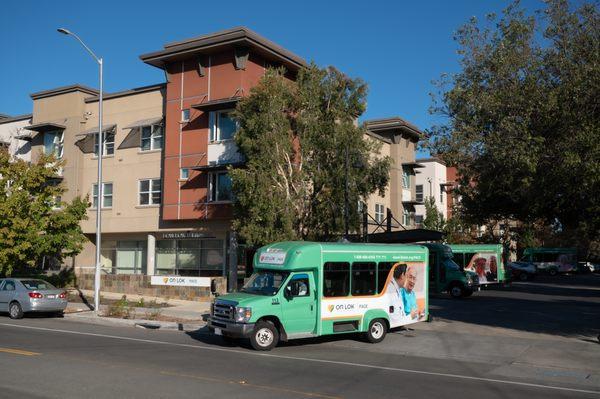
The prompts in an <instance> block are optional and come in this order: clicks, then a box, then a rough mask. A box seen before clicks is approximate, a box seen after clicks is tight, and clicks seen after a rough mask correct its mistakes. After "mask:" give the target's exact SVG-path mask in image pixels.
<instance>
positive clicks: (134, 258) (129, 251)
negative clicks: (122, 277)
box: [102, 240, 147, 274]
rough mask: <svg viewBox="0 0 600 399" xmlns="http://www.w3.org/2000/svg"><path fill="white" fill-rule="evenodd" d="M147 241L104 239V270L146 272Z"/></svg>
mask: <svg viewBox="0 0 600 399" xmlns="http://www.w3.org/2000/svg"><path fill="white" fill-rule="evenodd" d="M146 253H147V242H146V241H129V240H127V241H102V271H104V272H106V273H108V274H146V258H147V256H146Z"/></svg>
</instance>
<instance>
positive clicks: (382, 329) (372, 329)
mask: <svg viewBox="0 0 600 399" xmlns="http://www.w3.org/2000/svg"><path fill="white" fill-rule="evenodd" d="M386 334H387V323H386V322H385V320H383V319H375V320H371V322H370V323H369V328H368V329H367V332H366V333H365V338H366V340H367V341H368V342H370V343H372V344H376V343H379V342H381V341H383V339H384V338H385V335H386Z"/></svg>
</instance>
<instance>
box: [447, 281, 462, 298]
mask: <svg viewBox="0 0 600 399" xmlns="http://www.w3.org/2000/svg"><path fill="white" fill-rule="evenodd" d="M448 293H449V294H450V296H451V297H452V298H462V297H464V296H465V288H464V287H463V286H462V284H452V285H451V286H450V289H449V290H448Z"/></svg>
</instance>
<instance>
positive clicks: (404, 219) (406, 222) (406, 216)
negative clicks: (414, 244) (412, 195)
mask: <svg viewBox="0 0 600 399" xmlns="http://www.w3.org/2000/svg"><path fill="white" fill-rule="evenodd" d="M402 224H403V225H404V226H409V225H410V212H408V209H406V208H404V209H403V210H402Z"/></svg>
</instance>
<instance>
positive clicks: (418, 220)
mask: <svg viewBox="0 0 600 399" xmlns="http://www.w3.org/2000/svg"><path fill="white" fill-rule="evenodd" d="M415 224H416V225H417V226H421V225H422V224H423V215H415Z"/></svg>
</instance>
